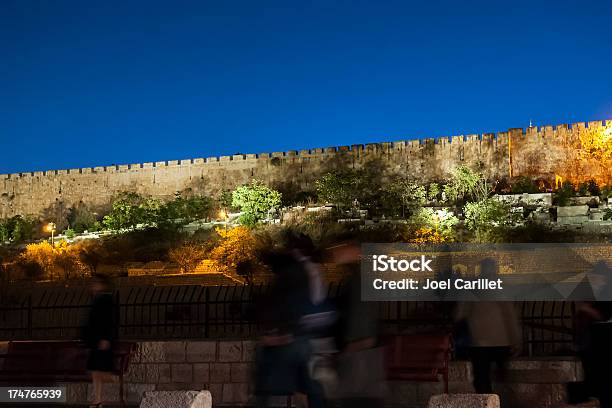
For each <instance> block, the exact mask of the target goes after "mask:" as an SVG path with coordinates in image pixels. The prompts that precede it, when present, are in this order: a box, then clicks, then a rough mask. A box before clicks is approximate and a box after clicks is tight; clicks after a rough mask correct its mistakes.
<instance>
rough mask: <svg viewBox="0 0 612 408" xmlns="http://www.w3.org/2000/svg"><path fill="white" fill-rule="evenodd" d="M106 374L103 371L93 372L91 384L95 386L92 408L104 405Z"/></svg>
mask: <svg viewBox="0 0 612 408" xmlns="http://www.w3.org/2000/svg"><path fill="white" fill-rule="evenodd" d="M103 379H104V373H103V372H101V371H92V372H91V382H92V386H93V402H92V404H91V406H92V407H97V406H99V405H101V404H102V382H103Z"/></svg>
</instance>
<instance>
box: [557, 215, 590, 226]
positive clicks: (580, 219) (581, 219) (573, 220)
mask: <svg viewBox="0 0 612 408" xmlns="http://www.w3.org/2000/svg"><path fill="white" fill-rule="evenodd" d="M587 222H589V217H588V215H574V216H563V217H559V216H557V223H559V224H561V225H570V224H585V223H587Z"/></svg>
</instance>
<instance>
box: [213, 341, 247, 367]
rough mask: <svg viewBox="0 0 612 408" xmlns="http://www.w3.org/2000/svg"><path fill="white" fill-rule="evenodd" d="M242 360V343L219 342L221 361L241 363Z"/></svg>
mask: <svg viewBox="0 0 612 408" xmlns="http://www.w3.org/2000/svg"><path fill="white" fill-rule="evenodd" d="M241 360H242V342H241V341H221V342H219V361H221V362H239V361H241Z"/></svg>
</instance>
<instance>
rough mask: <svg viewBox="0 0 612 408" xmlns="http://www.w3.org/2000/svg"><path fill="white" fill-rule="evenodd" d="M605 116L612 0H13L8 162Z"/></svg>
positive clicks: (6, 3) (11, 168)
mask: <svg viewBox="0 0 612 408" xmlns="http://www.w3.org/2000/svg"><path fill="white" fill-rule="evenodd" d="M599 119H612V1H610V0H604V1H572V2H567V1H554V2H552V1H551V2H537V1H526V2H521V1H490V0H489V1H483V2H470V1H448V2H442V1H428V2H425V1H421V2H418V3H417V2H415V3H411V2H408V1H397V2H395V1H386V2H383V1H330V0H324V1H289V0H283V1H253V0H249V1H235V0H232V1H227V0H226V1H218V2H210V1H194V2H186V1H166V2H157V1H151V0H147V1H140V2H137V1H81V0H75V1H58V0H53V1H47V0H41V1H30V0H0V148H1V150H0V151H1V152H2V156H1V159H0V173H10V172H19V171H33V170H45V169H61V168H76V167H88V166H95V165H110V164H122V163H126V164H127V163H139V162H146V161H159V160H173V159H185V158H194V157H207V156H216V155H228V154H234V153H239V152H240V153H258V152H271V151H283V150H299V149H303V148H314V147H325V146H335V145H345V144H357V143H370V142H376V141H393V140H405V139H413V138H421V137H434V136H450V135H457V134H467V133H482V132H489V131H499V130H506V129H507V128H510V127H526V126H528V125H529V121H530V120H531V121H533V124H534V125H544V124H558V123H566V122H576V121H589V120H599Z"/></svg>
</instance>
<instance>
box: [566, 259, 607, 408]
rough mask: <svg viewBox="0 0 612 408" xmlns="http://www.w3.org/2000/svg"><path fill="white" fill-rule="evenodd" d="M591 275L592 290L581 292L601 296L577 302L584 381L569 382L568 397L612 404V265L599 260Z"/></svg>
mask: <svg viewBox="0 0 612 408" xmlns="http://www.w3.org/2000/svg"><path fill="white" fill-rule="evenodd" d="M587 276H588V280H587V281H585V282H584V283H585V284H586V285H587V286H589V288H588V291H586V292H585V291H582V292H581V293H589V294H590V295H591V296H590V297H592V298H593V299H597V300H596V301H588V299H583V300H582V301H579V302H577V303H576V346H577V351H578V355H579V357H580V360H581V362H582V369H583V372H584V381H583V382H578V383H570V384H568V399H569V401H570V402H571V403H580V402H586V401H587V400H588V399H589V397H596V398H597V399H598V400H599V404H600V407H602V408H612V389H611V387H610V384H611V383H612V368H611V367H612V350H611V349H610V344H612V322H611V321H612V269H611V268H610V267H609V266H608V264H607V263H605V262H598V263H596V264H595V265H594V266H593V270H592V271H591V272H590V273H589V274H588V275H587ZM579 286H580V285H579Z"/></svg>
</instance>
